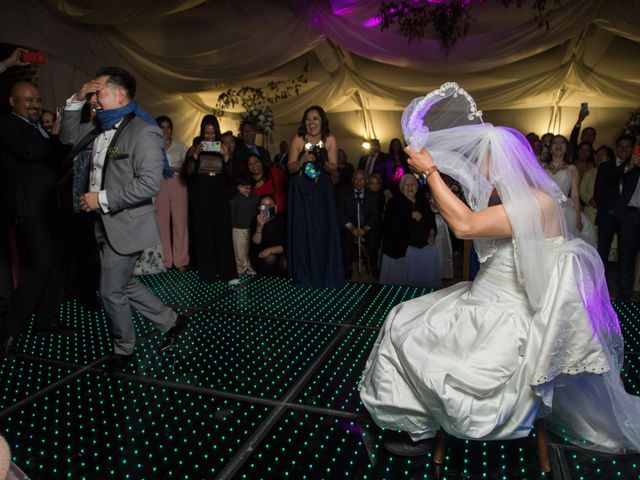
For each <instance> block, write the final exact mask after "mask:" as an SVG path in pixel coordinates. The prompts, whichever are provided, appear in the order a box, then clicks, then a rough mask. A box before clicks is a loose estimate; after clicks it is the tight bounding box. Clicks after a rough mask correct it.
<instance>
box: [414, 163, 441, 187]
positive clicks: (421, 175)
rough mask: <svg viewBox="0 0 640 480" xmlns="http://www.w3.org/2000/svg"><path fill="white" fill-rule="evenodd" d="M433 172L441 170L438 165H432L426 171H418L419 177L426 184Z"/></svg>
mask: <svg viewBox="0 0 640 480" xmlns="http://www.w3.org/2000/svg"><path fill="white" fill-rule="evenodd" d="M433 172H439V170H438V167H436V166H435V165H432V166H430V167H429V168H427V170H426V171H425V172H420V173H418V178H419V179H420V181H421V182H422V183H424V184H425V185H426V183H427V180H428V179H429V175H431V174H432V173H433Z"/></svg>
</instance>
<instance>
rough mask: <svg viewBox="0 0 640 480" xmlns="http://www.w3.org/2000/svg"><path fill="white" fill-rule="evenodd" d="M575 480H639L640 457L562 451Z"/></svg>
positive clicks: (582, 451)
mask: <svg viewBox="0 0 640 480" xmlns="http://www.w3.org/2000/svg"><path fill="white" fill-rule="evenodd" d="M562 452H563V453H564V458H565V461H566V462H567V463H568V465H569V472H570V474H571V478H572V479H573V480H597V479H600V480H614V479H620V480H623V479H624V480H637V479H639V478H640V455H606V454H600V453H597V452H588V451H585V450H580V451H577V450H574V449H570V448H566V449H562Z"/></svg>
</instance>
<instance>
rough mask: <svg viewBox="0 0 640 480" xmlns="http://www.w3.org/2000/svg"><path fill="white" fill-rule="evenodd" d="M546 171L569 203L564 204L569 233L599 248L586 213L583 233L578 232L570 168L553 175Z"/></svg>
mask: <svg viewBox="0 0 640 480" xmlns="http://www.w3.org/2000/svg"><path fill="white" fill-rule="evenodd" d="M545 171H546V172H547V175H549V177H550V178H551V179H552V180H553V181H554V182H555V183H556V184H557V185H558V187H560V190H561V191H562V193H563V194H564V195H565V196H566V197H567V201H566V202H564V203H563V204H562V209H563V211H564V218H565V221H566V222H567V229H568V230H569V233H571V235H573V236H574V237H579V238H581V239H583V240H584V241H585V242H587V243H588V244H589V245H591V246H592V247H594V248H595V247H596V246H597V236H596V230H595V228H594V226H593V222H591V220H590V219H589V217H587V216H586V215H585V214H584V212H580V218H581V219H582V231H578V229H577V228H576V209H575V207H574V205H573V202H572V201H571V198H570V197H569V193H570V192H571V176H572V175H571V171H570V170H569V169H568V168H563V169H562V170H558V171H557V172H556V173H552V172H551V171H550V170H547V169H545Z"/></svg>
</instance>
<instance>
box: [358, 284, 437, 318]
mask: <svg viewBox="0 0 640 480" xmlns="http://www.w3.org/2000/svg"><path fill="white" fill-rule="evenodd" d="M431 291H432V289H430V288H422V287H400V286H396V285H380V286H379V288H378V291H377V292H376V294H375V296H374V298H373V300H372V301H371V302H369V304H368V306H367V307H366V308H365V309H364V310H363V312H362V314H361V315H359V316H358V319H357V321H356V323H357V324H358V325H367V326H370V327H380V326H381V325H382V323H383V322H384V320H385V318H387V314H388V313H389V311H390V310H391V309H392V308H393V307H395V306H396V305H398V304H399V303H402V302H405V301H407V300H411V299H412V298H416V297H420V296H422V295H426V294H427V293H429V292H431Z"/></svg>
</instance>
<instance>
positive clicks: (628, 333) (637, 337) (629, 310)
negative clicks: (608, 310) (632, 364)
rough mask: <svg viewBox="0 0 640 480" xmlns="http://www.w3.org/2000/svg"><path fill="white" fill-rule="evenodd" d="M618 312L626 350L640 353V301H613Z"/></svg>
mask: <svg viewBox="0 0 640 480" xmlns="http://www.w3.org/2000/svg"><path fill="white" fill-rule="evenodd" d="M612 305H613V308H614V309H615V311H616V313H617V314H618V319H619V320H620V326H621V328H622V334H623V335H624V350H625V352H637V353H640V303H632V302H612Z"/></svg>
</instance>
